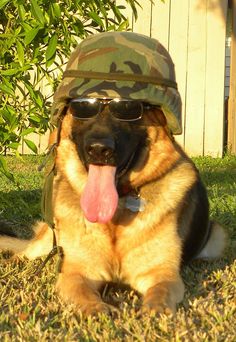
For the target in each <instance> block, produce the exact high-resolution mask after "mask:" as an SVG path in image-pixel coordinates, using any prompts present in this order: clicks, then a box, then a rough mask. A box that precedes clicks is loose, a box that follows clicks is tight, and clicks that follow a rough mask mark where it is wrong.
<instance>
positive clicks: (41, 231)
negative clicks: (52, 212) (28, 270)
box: [0, 222, 53, 259]
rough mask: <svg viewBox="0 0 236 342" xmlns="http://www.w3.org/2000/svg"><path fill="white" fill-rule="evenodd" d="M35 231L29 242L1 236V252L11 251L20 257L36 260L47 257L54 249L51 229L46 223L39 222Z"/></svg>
mask: <svg viewBox="0 0 236 342" xmlns="http://www.w3.org/2000/svg"><path fill="white" fill-rule="evenodd" d="M33 229H34V237H33V238H32V239H29V240H24V239H18V238H15V237H11V236H7V235H2V236H0V250H10V251H11V252H13V253H14V254H16V255H18V256H25V257H27V258H28V259H34V258H36V257H39V256H43V255H46V254H48V253H49V252H50V250H51V249H52V242H53V235H52V232H51V229H50V228H49V227H48V225H47V224H46V223H44V222H38V223H37V224H36V225H35V227H34V228H33Z"/></svg>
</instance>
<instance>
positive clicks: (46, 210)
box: [35, 120, 64, 275]
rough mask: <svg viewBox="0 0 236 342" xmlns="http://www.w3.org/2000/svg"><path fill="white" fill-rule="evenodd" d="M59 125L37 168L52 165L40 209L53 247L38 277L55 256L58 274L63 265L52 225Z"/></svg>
mask: <svg viewBox="0 0 236 342" xmlns="http://www.w3.org/2000/svg"><path fill="white" fill-rule="evenodd" d="M61 125H62V120H58V128H57V138H56V142H55V143H53V144H52V145H51V146H50V147H49V149H48V152H47V154H46V156H45V158H44V160H43V162H42V163H41V165H39V167H38V170H39V171H42V170H43V169H44V168H45V167H46V165H47V164H48V162H49V161H51V163H52V164H51V166H50V167H49V169H48V172H47V175H46V178H45V182H44V187H43V193H42V203H41V207H42V215H43V218H44V221H45V222H46V223H47V224H48V226H49V227H50V228H51V229H52V234H53V246H52V250H51V251H50V252H49V254H48V255H47V257H46V258H45V260H44V261H43V262H42V264H41V265H40V267H39V268H38V269H37V271H36V272H35V275H38V274H39V273H40V272H41V271H42V269H43V268H44V266H45V265H46V263H47V262H48V261H49V260H50V259H51V258H52V257H53V256H54V255H56V254H57V255H58V258H59V259H58V264H57V271H58V272H61V267H62V263H63V256H64V253H63V248H62V247H61V246H59V245H58V244H57V237H56V233H55V223H54V212H53V181H54V177H55V175H56V165H55V159H56V153H57V147H58V145H59V142H60V133H61Z"/></svg>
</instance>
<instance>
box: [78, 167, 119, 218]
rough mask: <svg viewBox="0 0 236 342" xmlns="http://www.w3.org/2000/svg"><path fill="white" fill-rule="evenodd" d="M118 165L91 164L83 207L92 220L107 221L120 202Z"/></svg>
mask: <svg viewBox="0 0 236 342" xmlns="http://www.w3.org/2000/svg"><path fill="white" fill-rule="evenodd" d="M115 173H116V167H114V166H109V165H103V166H100V165H93V164H90V165H89V172H88V181H87V184H86V185H85V188H84V190H83V193H82V196H81V201H80V204H81V207H82V210H83V212H84V215H85V217H86V218H87V220H89V221H90V222H100V223H106V222H108V221H109V220H111V219H112V217H113V215H114V213H115V210H116V208H117V204H118V194H117V191H116V186H115Z"/></svg>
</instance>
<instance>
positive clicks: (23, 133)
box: [20, 127, 35, 137]
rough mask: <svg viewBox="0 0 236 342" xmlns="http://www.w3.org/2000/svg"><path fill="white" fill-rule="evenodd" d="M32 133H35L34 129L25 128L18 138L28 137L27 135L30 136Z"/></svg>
mask: <svg viewBox="0 0 236 342" xmlns="http://www.w3.org/2000/svg"><path fill="white" fill-rule="evenodd" d="M33 132H35V128H34V127H30V128H26V129H24V130H23V131H22V132H21V134H20V136H21V137H24V136H26V135H28V134H30V133H33Z"/></svg>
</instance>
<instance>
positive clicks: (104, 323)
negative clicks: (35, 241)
mask: <svg viewBox="0 0 236 342" xmlns="http://www.w3.org/2000/svg"><path fill="white" fill-rule="evenodd" d="M41 160H42V158H41V157H24V158H23V159H22V160H16V159H15V158H13V157H8V158H7V162H8V165H9V168H10V169H11V170H12V171H13V172H14V175H15V178H16V181H17V183H18V185H15V184H13V183H10V182H9V181H7V180H6V179H5V178H4V177H1V176H0V218H6V219H9V220H13V221H16V222H17V223H16V225H15V226H14V229H15V230H16V231H17V233H18V234H19V236H24V235H30V225H31V224H32V223H33V222H34V221H35V220H36V219H39V218H40V195H41V190H40V188H41V185H42V181H43V180H42V175H41V174H40V173H39V172H38V171H37V166H38V164H40V162H41ZM195 162H196V164H197V166H198V167H199V169H200V172H201V174H202V178H203V181H204V183H205V184H206V186H207V189H208V193H209V199H210V205H211V216H212V217H214V219H216V220H218V221H219V222H220V223H221V224H222V225H223V226H225V228H226V230H227V232H228V235H229V243H228V247H227V249H226V251H225V255H224V256H223V257H222V258H221V259H220V260H217V261H212V262H206V261H199V260H198V261H197V260H196V261H194V262H193V263H192V264H191V265H190V266H188V267H186V268H184V269H183V271H182V275H183V279H184V282H185V284H186V292H185V298H184V301H183V302H182V303H181V304H180V305H179V308H178V311H177V314H176V315H175V316H174V317H167V316H164V315H163V316H161V317H150V316H143V317H141V318H140V317H137V315H136V313H135V311H136V308H137V307H138V306H139V304H140V298H138V296H137V294H135V293H134V292H133V291H131V290H125V291H121V290H117V289H111V290H109V289H106V290H105V291H104V297H105V298H106V299H109V298H112V300H113V301H115V302H116V303H117V306H118V307H119V308H120V314H119V315H118V316H117V317H116V318H112V317H109V316H106V315H104V314H101V315H99V317H97V318H91V317H90V318H88V319H83V318H82V317H81V316H80V314H79V313H77V312H76V311H75V310H74V308H73V307H72V306H66V305H65V304H63V303H62V302H61V301H60V299H59V298H58V296H57V294H56V292H55V289H54V283H55V279H56V276H57V274H56V267H55V265H56V258H55V260H51V261H50V262H49V264H48V265H47V266H46V268H45V269H44V270H43V271H42V273H41V275H39V276H34V275H33V272H34V270H36V269H37V268H38V265H39V262H40V261H39V260H35V261H31V262H29V261H27V260H19V259H14V260H10V255H9V253H6V252H5V253H2V254H0V299H1V309H0V341H1V342H2V341H24V342H25V341H40V342H43V341H201V342H202V341H222V342H223V341H224V342H225V341H236V262H235V255H236V157H232V156H226V157H224V158H223V159H218V158H217V159H212V158H208V157H204V158H196V159H195ZM22 226H23V228H22Z"/></svg>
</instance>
